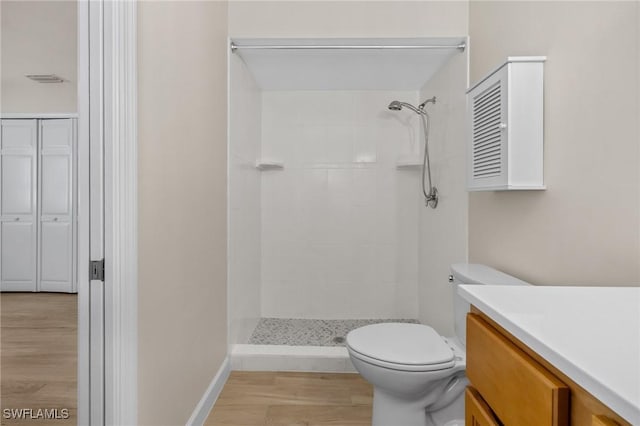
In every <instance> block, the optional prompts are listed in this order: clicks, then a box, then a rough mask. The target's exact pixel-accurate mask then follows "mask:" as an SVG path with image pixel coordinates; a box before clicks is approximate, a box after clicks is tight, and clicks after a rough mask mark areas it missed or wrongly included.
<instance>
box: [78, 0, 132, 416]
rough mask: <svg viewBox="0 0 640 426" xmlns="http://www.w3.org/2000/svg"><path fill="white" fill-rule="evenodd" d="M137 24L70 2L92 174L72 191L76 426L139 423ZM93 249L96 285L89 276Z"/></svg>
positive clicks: (106, 8)
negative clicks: (98, 268)
mask: <svg viewBox="0 0 640 426" xmlns="http://www.w3.org/2000/svg"><path fill="white" fill-rule="evenodd" d="M136 15H137V4H136V2H134V1H109V0H99V1H91V0H79V1H78V53H79V54H78V85H79V87H78V113H79V117H80V118H79V138H85V139H84V140H85V141H86V140H89V141H90V142H89V143H88V144H87V143H85V144H84V145H85V148H84V150H83V151H81V152H79V158H80V159H84V161H80V162H79V164H80V163H82V164H83V167H84V166H86V167H88V166H89V164H91V165H92V170H91V176H92V178H91V179H90V180H89V182H82V183H79V184H80V186H79V190H80V191H84V192H83V194H84V197H82V196H79V202H80V206H79V207H80V211H79V225H81V226H82V227H83V229H86V230H90V231H89V234H90V236H88V237H87V236H86V235H85V237H83V238H81V239H82V241H79V249H82V250H79V253H80V256H79V259H78V261H79V262H81V263H80V265H82V264H84V265H87V269H84V271H87V273H86V275H85V274H84V273H82V272H81V274H79V277H78V424H79V425H135V424H136V423H137V399H138V398H137V379H138V375H137V362H138V359H137V356H138V350H137V344H138V337H137V316H138V312H137V307H138V304H137V103H136V93H137V73H136V71H137V61H136V55H137V49H136V40H137V38H136V20H137V16H136ZM89 146H90V147H91V148H89ZM96 164H97V165H98V166H101V167H102V171H101V172H100V171H97V170H96V167H94V166H95V165H96ZM98 168H99V167H98ZM96 194H101V195H98V196H96ZM89 205H91V206H92V211H91V212H89ZM83 209H84V210H83ZM96 210H101V211H96ZM83 213H84V214H83ZM89 213H90V214H89ZM101 234H102V235H101ZM96 241H100V242H101V243H102V253H103V255H104V260H105V270H104V282H101V281H97V280H93V281H89V276H88V265H89V257H90V253H91V256H92V257H93V256H95V255H96V253H97V252H99V251H100V250H96ZM97 246H98V247H97V248H98V249H99V248H100V247H99V246H100V244H98V245H97ZM91 260H98V259H97V258H92V259H91ZM79 270H80V271H83V268H82V266H80V268H79Z"/></svg>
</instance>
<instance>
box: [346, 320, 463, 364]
mask: <svg viewBox="0 0 640 426" xmlns="http://www.w3.org/2000/svg"><path fill="white" fill-rule="evenodd" d="M346 344H347V348H348V349H349V350H350V352H351V353H352V355H353V356H355V357H357V358H359V359H360V360H362V361H364V362H367V363H369V364H373V365H377V366H380V367H384V368H389V369H393V370H400V371H436V370H446V369H449V368H452V367H453V366H454V365H455V356H454V353H453V350H452V349H451V347H450V346H449V345H448V344H447V343H446V342H445V340H444V339H443V338H442V337H441V336H440V335H439V334H438V333H436V331H435V330H434V329H433V328H431V327H429V326H426V325H422V324H407V323H382V324H372V325H367V326H364V327H361V328H358V329H356V330H353V331H351V332H350V333H349V334H348V335H347V341H346Z"/></svg>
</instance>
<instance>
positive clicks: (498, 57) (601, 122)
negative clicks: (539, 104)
mask: <svg viewBox="0 0 640 426" xmlns="http://www.w3.org/2000/svg"><path fill="white" fill-rule="evenodd" d="M639 8H640V3H639V2H571V1H568V2H537V1H530V2H501V1H496V2H485V1H478V2H471V4H470V15H469V23H470V28H469V33H470V36H471V52H470V55H471V56H470V70H471V81H476V80H478V79H479V78H481V77H482V76H483V75H484V74H485V73H487V72H488V71H489V70H491V69H492V68H494V67H495V66H497V65H498V64H500V63H501V62H503V61H504V60H505V58H506V57H507V56H509V55H546V56H547V58H548V59H547V62H546V63H545V82H544V84H545V92H544V98H545V116H544V120H545V131H544V149H545V153H544V161H545V165H544V172H545V183H546V185H547V188H548V189H547V190H546V191H525V192H488V193H474V194H472V195H471V197H470V200H469V202H470V205H469V255H470V259H471V260H472V261H475V262H482V263H486V264H488V265H490V266H493V267H496V268H498V269H502V270H504V271H505V272H508V273H511V274H513V275H516V276H518V277H520V278H522V279H524V280H527V281H530V282H532V283H535V284H545V285H558V284H583V285H628V284H636V285H638V284H640V161H639V158H640V144H639V143H638V141H639V140H640V134H639V128H638V124H637V123H638V121H639V119H638V117H640V105H639V101H638V93H639V89H638V87H639V85H640V81H639V80H640V64H639V61H640V59H639V58H640V40H639V39H638V32H639V31H640V22H639V21H640V18H639V16H640V15H639V14H638V9H639Z"/></svg>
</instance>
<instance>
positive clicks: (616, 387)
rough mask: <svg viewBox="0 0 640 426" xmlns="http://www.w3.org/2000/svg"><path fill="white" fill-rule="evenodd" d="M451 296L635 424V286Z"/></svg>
mask: <svg viewBox="0 0 640 426" xmlns="http://www.w3.org/2000/svg"><path fill="white" fill-rule="evenodd" d="M458 292H459V293H460V295H461V296H462V297H463V298H465V299H466V300H467V301H469V303H471V304H472V305H474V306H476V307H477V308H478V309H480V310H481V311H482V312H484V313H485V314H486V315H488V316H489V317H491V319H493V320H494V321H495V322H496V323H498V324H499V325H500V326H502V327H503V328H504V329H505V330H507V331H508V332H509V333H511V334H512V335H513V336H515V337H516V338H517V339H519V340H520V341H521V342H522V343H524V344H525V345H527V346H528V347H530V348H531V349H533V350H534V351H535V352H537V353H538V354H539V355H540V356H542V357H543V358H544V359H546V360H547V361H548V362H549V363H551V364H552V365H553V366H554V367H556V368H557V369H558V370H560V371H562V372H563V373H564V374H566V375H567V376H568V377H569V378H571V380H573V381H574V382H576V383H577V384H578V385H580V386H582V387H583V388H584V389H586V390H587V391H588V392H589V393H591V394H592V395H593V396H595V397H596V398H598V399H599V400H600V401H602V402H603V403H604V404H605V405H607V406H608V407H609V408H611V409H612V410H613V411H615V412H616V413H617V414H618V415H620V416H621V417H622V418H624V419H625V420H627V421H628V422H629V423H631V424H634V425H640V288H637V287H636V288H634V287H548V286H544V287H543V286H497V285H461V286H460V287H459V290H458Z"/></svg>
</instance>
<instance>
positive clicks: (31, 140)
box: [0, 120, 38, 291]
mask: <svg viewBox="0 0 640 426" xmlns="http://www.w3.org/2000/svg"><path fill="white" fill-rule="evenodd" d="M37 149H38V126H37V120H2V125H1V131H0V253H1V254H0V291H36V290H37V284H36V258H37V251H36V245H37V229H36V223H37V215H36V213H37V212H36V205H37V200H36V187H37V156H36V152H37Z"/></svg>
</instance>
